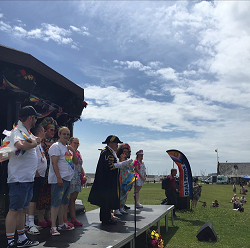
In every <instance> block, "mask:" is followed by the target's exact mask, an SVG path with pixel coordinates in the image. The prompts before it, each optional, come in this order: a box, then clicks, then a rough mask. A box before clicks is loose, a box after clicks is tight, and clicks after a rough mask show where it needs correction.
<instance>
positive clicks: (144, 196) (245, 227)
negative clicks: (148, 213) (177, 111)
mask: <svg viewBox="0 0 250 248" xmlns="http://www.w3.org/2000/svg"><path fill="white" fill-rule="evenodd" d="M202 186H203V187H202V193H201V197H200V201H199V202H198V204H197V207H196V208H195V209H193V211H191V210H190V211H187V210H181V211H178V215H180V218H178V219H175V220H174V226H172V224H171V221H170V219H169V231H168V233H164V219H162V220H161V229H162V230H161V234H162V238H163V240H164V244H165V247H173V248H177V247H178V248H179V247H180V248H181V247H194V248H196V247H197V248H198V247H199V248H200V247H204V248H206V247H220V248H221V247H229V248H230V247H234V248H240V247H246V248H247V247H250V232H249V225H250V207H249V206H248V204H249V205H250V198H249V199H248V195H246V199H247V200H248V201H249V202H247V203H246V204H244V209H245V212H243V213H241V212H239V211H234V210H232V209H233V204H232V203H231V202H230V200H231V198H232V196H233V190H232V189H233V187H232V185H216V184H213V185H212V184H209V185H207V184H203V185H202ZM89 191H90V188H85V189H83V190H82V192H81V193H80V194H79V197H78V198H79V199H81V200H82V201H83V204H84V206H85V208H86V210H87V211H90V210H93V209H95V208H97V206H94V205H91V204H89V203H88V202H87V198H88V195H89ZM249 195H250V192H249ZM238 196H239V197H241V195H240V194H239V191H238ZM164 198H165V194H164V190H162V189H161V184H160V183H155V184H153V183H151V184H144V185H143V187H142V189H141V191H140V203H141V204H143V205H146V204H149V205H159V204H160V203H161V201H162V199H164ZM215 199H216V200H218V202H219V204H220V205H219V207H218V208H211V207H210V206H211V205H212V202H213V201H214V200H215ZM204 201H205V202H207V207H205V208H204V207H202V203H203V202H204ZM127 204H133V193H132V192H130V193H129V195H128V199H127ZM207 221H209V222H210V223H211V224H212V226H213V228H214V230H215V232H216V234H217V241H216V242H200V241H198V240H197V238H196V235H197V231H198V229H199V228H200V227H201V226H202V225H203V224H205V223H206V222H207ZM154 229H156V227H154Z"/></svg>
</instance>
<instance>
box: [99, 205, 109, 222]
mask: <svg viewBox="0 0 250 248" xmlns="http://www.w3.org/2000/svg"><path fill="white" fill-rule="evenodd" d="M110 211H111V209H110V208H108V209H107V208H102V207H101V208H100V221H101V222H108V221H109V220H110V219H111V213H110Z"/></svg>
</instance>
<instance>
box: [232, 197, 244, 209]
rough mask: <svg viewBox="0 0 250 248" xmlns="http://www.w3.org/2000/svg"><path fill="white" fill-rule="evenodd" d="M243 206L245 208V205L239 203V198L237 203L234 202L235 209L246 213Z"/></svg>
mask: <svg viewBox="0 0 250 248" xmlns="http://www.w3.org/2000/svg"><path fill="white" fill-rule="evenodd" d="M242 206H243V204H241V203H240V202H239V198H238V197H237V198H236V200H235V202H234V209H236V210H238V211H240V212H244V208H243V207H242Z"/></svg>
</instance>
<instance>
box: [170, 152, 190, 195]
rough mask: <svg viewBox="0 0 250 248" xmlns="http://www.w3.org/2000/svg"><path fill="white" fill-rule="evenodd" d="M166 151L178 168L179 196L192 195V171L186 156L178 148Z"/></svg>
mask: <svg viewBox="0 0 250 248" xmlns="http://www.w3.org/2000/svg"><path fill="white" fill-rule="evenodd" d="M167 153H168V155H169V156H170V157H171V158H172V160H173V161H174V162H175V163H176V164H177V166H178V169H179V191H180V197H185V196H190V197H193V185H192V172H191V168H190V165H189V162H188V160H187V158H186V156H185V155H184V154H183V153H182V152H180V151H178V150H168V151H167Z"/></svg>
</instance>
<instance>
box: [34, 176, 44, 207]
mask: <svg viewBox="0 0 250 248" xmlns="http://www.w3.org/2000/svg"><path fill="white" fill-rule="evenodd" d="M43 182H44V177H35V181H34V186H33V197H32V199H31V202H38V199H39V196H40V192H41V189H42V186H43Z"/></svg>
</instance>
